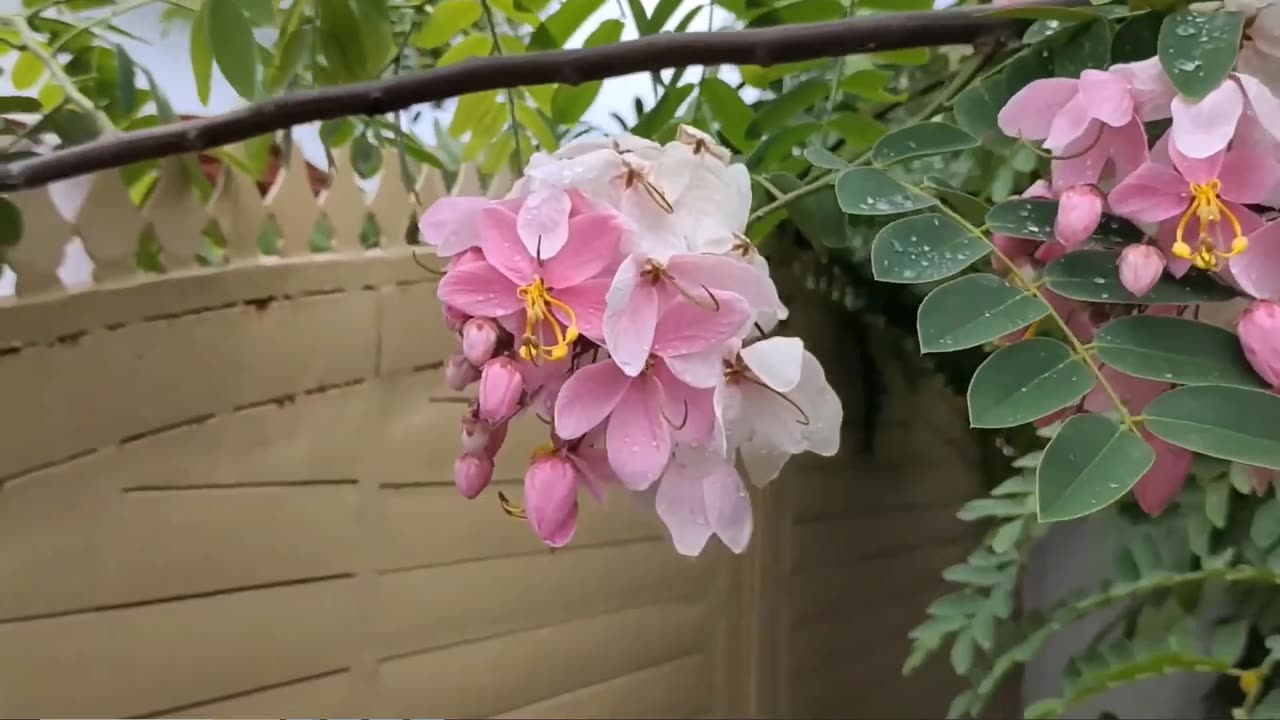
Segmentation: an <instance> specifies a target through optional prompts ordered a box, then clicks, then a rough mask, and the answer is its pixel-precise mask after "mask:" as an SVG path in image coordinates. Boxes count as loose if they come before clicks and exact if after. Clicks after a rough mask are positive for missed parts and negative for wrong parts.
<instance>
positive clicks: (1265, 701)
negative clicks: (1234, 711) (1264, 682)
mask: <svg viewBox="0 0 1280 720" xmlns="http://www.w3.org/2000/svg"><path fill="white" fill-rule="evenodd" d="M1249 718H1250V720H1280V690H1271V691H1270V692H1268V693H1267V694H1266V695H1265V696H1264V697H1263V698H1262V702H1260V703H1258V704H1257V705H1256V706H1255V707H1254V708H1253V712H1251V713H1249Z"/></svg>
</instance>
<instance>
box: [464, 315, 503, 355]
mask: <svg viewBox="0 0 1280 720" xmlns="http://www.w3.org/2000/svg"><path fill="white" fill-rule="evenodd" d="M497 346H498V323H496V322H494V321H492V320H489V319H488V318H471V319H470V320H468V321H467V322H466V323H465V324H464V325H463V326H462V354H463V355H466V356H467V360H470V361H471V364H472V365H475V366H476V367H479V366H481V365H483V364H485V362H487V361H488V360H489V358H491V357H493V349H494V348H495V347H497Z"/></svg>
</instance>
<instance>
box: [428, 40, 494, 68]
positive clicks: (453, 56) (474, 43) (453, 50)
mask: <svg viewBox="0 0 1280 720" xmlns="http://www.w3.org/2000/svg"><path fill="white" fill-rule="evenodd" d="M491 50H493V40H492V39H491V38H490V37H489V36H488V35H468V36H467V37H465V38H463V39H462V40H460V41H458V42H457V43H455V44H454V45H453V46H452V47H450V48H449V49H448V50H446V51H445V52H444V54H443V55H441V56H440V59H439V60H437V61H436V67H445V66H447V65H453V64H454V63H458V62H462V61H463V60H466V59H467V58H473V57H484V56H486V55H488V54H489V52H490V51H491Z"/></svg>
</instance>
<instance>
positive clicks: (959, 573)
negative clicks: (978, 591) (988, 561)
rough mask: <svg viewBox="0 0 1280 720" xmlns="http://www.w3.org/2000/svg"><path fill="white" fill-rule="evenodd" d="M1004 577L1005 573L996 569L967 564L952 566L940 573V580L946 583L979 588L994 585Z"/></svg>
mask: <svg viewBox="0 0 1280 720" xmlns="http://www.w3.org/2000/svg"><path fill="white" fill-rule="evenodd" d="M1004 577H1005V573H1004V572H1003V571H1001V570H998V569H996V568H990V567H979V566H977V565H968V564H960V565H952V566H951V567H948V568H947V569H945V570H943V571H942V579H943V580H946V581H947V582H953V583H960V584H964V585H977V586H981V587H990V586H992V585H995V584H996V583H998V582H1000V581H1001V580H1002V579H1003V578H1004Z"/></svg>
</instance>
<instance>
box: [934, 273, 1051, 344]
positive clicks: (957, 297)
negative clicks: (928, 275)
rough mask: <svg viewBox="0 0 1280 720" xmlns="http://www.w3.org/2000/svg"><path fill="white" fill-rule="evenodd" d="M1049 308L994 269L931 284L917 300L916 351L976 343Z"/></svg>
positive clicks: (1031, 319) (1027, 322)
mask: <svg viewBox="0 0 1280 720" xmlns="http://www.w3.org/2000/svg"><path fill="white" fill-rule="evenodd" d="M1048 314H1049V306H1048V305H1046V304H1045V303H1044V301H1042V300H1040V299H1039V298H1037V297H1035V296H1034V295H1028V294H1027V293H1024V292H1023V291H1021V290H1019V289H1017V288H1015V287H1013V286H1011V285H1009V284H1008V283H1006V282H1005V281H1004V280H1002V279H1000V278H998V277H996V276H994V275H987V274H980V275H966V276H964V277H961V278H958V279H956V280H952V281H951V282H949V283H947V284H945V285H942V286H940V287H938V288H935V289H934V291H933V292H931V293H929V295H928V297H926V298H925V299H924V301H923V302H921V303H920V316H919V321H918V329H919V334H920V351H921V352H926V353H928V352H950V351H953V350H964V349H965V348H971V347H976V346H978V345H981V344H982V343H985V342H988V341H991V340H995V339H996V338H998V337H1001V336H1003V335H1007V334H1008V333H1010V332H1013V331H1014V330H1017V329H1018V328H1021V327H1025V326H1027V325H1030V324H1031V323H1032V322H1035V321H1036V320H1039V319H1040V318H1042V317H1044V316H1045V315H1048Z"/></svg>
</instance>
